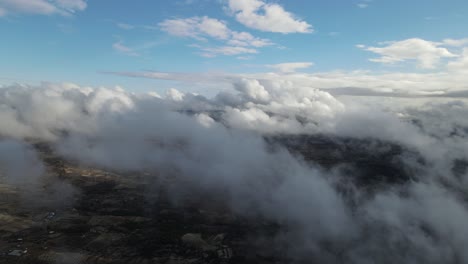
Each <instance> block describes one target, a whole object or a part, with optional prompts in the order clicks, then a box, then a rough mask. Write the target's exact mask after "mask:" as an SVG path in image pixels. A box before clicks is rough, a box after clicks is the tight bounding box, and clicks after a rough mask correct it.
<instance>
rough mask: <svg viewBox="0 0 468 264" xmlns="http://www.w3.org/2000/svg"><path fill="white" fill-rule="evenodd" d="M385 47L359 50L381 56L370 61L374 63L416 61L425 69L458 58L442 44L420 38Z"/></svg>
mask: <svg viewBox="0 0 468 264" xmlns="http://www.w3.org/2000/svg"><path fill="white" fill-rule="evenodd" d="M383 44H384V45H385V46H382V47H372V46H364V45H358V46H357V47H358V48H361V49H364V50H367V51H371V52H374V53H376V54H379V55H381V57H379V58H374V59H370V61H373V62H380V63H383V64H394V63H397V62H404V61H408V60H415V61H417V63H418V66H419V67H421V68H423V69H433V68H435V67H436V66H437V64H438V63H439V62H440V60H441V59H442V58H453V57H456V55H455V54H452V53H451V52H450V51H449V50H448V49H446V48H444V47H441V45H442V44H441V43H438V42H432V41H427V40H423V39H419V38H411V39H406V40H402V41H391V42H385V43H383Z"/></svg>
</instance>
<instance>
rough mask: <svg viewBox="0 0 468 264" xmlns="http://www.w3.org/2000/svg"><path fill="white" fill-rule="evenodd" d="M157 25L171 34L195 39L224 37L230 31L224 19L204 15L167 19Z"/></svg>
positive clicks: (227, 35) (226, 36)
mask: <svg viewBox="0 0 468 264" xmlns="http://www.w3.org/2000/svg"><path fill="white" fill-rule="evenodd" d="M159 26H160V27H161V29H162V30H163V31H165V32H167V33H169V34H171V35H174V36H178V37H190V38H196V39H203V38H204V37H212V38H216V39H226V38H228V37H229V35H230V33H231V32H230V30H229V29H228V27H227V26H226V23H225V22H224V21H221V20H218V19H214V18H209V17H206V16H204V17H191V18H184V19H167V20H164V21H163V22H161V23H159Z"/></svg>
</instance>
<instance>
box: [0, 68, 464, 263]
mask: <svg viewBox="0 0 468 264" xmlns="http://www.w3.org/2000/svg"><path fill="white" fill-rule="evenodd" d="M160 77H161V78H170V76H169V77H168V76H167V75H166V76H160ZM184 78H187V79H184V81H189V80H191V78H192V77H191V76H188V77H187V76H184ZM193 78H194V77H193ZM222 78H223V80H225V81H226V82H228V80H230V86H231V87H233V89H231V90H226V91H223V92H221V93H220V94H218V95H217V96H215V97H213V98H206V97H203V96H200V95H194V94H190V93H182V92H179V91H177V90H170V91H168V93H167V94H166V95H165V96H159V95H157V94H154V93H151V94H132V93H128V92H125V91H123V90H120V89H104V88H100V89H94V88H87V87H80V86H76V85H55V84H43V85H40V86H39V87H29V86H18V85H14V86H10V87H4V88H2V89H0V122H1V123H2V124H3V125H2V126H1V127H0V135H1V136H2V141H1V142H0V169H1V172H2V173H3V174H2V175H3V178H2V181H5V179H7V180H6V181H5V182H7V183H9V184H21V182H22V181H24V178H21V177H24V176H25V175H27V176H28V177H30V178H27V179H28V181H29V179H31V181H33V179H40V178H41V174H43V173H44V172H43V171H42V170H41V169H40V168H41V165H40V162H39V161H38V160H37V158H35V156H34V151H33V150H32V149H31V148H30V147H29V142H31V140H32V139H34V140H35V141H37V140H39V141H41V142H47V143H48V144H51V145H52V146H53V147H54V149H55V150H56V151H57V152H58V153H60V155H62V157H64V158H67V159H72V160H75V161H79V162H81V163H84V164H87V165H92V166H97V167H104V168H109V169H112V170H118V171H146V172H157V174H158V175H160V176H161V175H162V176H165V177H171V178H173V179H174V182H173V183H172V184H171V185H170V186H165V187H167V188H168V189H169V190H170V192H169V196H170V197H172V198H174V199H177V196H178V193H183V192H187V191H189V192H192V193H200V194H202V193H203V194H210V195H211V196H213V197H212V199H214V200H217V201H220V202H222V203H224V204H225V205H226V206H227V207H228V208H229V209H230V210H231V211H232V212H234V213H236V214H238V215H241V216H245V217H248V218H257V217H260V218H261V219H266V220H268V221H270V222H273V223H276V224H278V225H279V226H281V227H282V229H281V230H282V232H280V233H279V234H278V235H277V240H276V241H275V243H277V245H278V247H279V248H278V249H283V251H284V250H285V248H287V249H288V250H287V252H284V253H285V254H287V255H288V256H289V258H290V259H292V260H294V261H297V262H298V263H303V262H304V261H306V262H310V261H316V262H319V263H342V262H346V263H396V262H400V263H464V262H467V261H468V254H467V253H466V250H465V249H466V248H467V246H468V223H467V221H466V219H468V209H467V204H466V199H467V191H468V188H467V187H466V186H467V185H466V184H467V177H468V174H467V170H466V166H464V165H463V164H466V161H467V160H468V145H467V143H466V136H467V134H468V122H467V121H466V118H465V117H466V115H467V114H468V106H467V105H466V103H464V102H463V101H461V100H458V101H448V102H444V103H435V102H432V103H430V104H420V105H418V106H416V104H414V105H411V106H409V107H402V106H400V105H392V102H391V103H390V104H388V105H381V106H379V107H377V106H375V105H378V103H377V104H374V105H373V104H364V103H363V104H361V103H359V102H357V101H356V102H353V103H349V102H346V101H344V100H341V99H340V98H339V97H334V96H333V95H332V94H330V93H329V92H327V91H328V90H325V89H314V88H313V87H309V86H297V85H296V83H295V82H293V81H280V80H276V79H274V78H270V79H255V78H239V77H236V76H228V77H226V76H223V77H222ZM353 89H354V90H353ZM331 91H333V90H331ZM350 91H352V92H353V93H355V94H356V93H357V94H359V93H364V94H366V93H367V95H369V94H368V92H367V91H364V92H363V91H361V90H359V89H357V90H356V88H347V89H345V91H340V90H336V92H337V93H340V92H341V93H342V94H343V93H346V92H348V93H351V92H350ZM458 92H459V93H462V92H464V91H463V90H460V91H458ZM377 102H380V101H377ZM293 135H294V136H293ZM320 138H323V139H320ZM272 140H273V143H274V144H273V147H272V145H271V144H272ZM284 140H286V141H287V142H283V141H284ZM295 140H296V141H295ZM314 140H315V141H314ZM314 142H315V143H314ZM327 142H328V143H327ZM322 143H323V144H326V146H334V147H333V148H336V149H340V148H342V149H344V150H343V151H342V152H340V153H349V155H344V156H343V157H340V158H341V159H343V160H345V159H348V160H350V162H348V163H347V164H340V165H339V166H338V165H337V164H334V163H330V164H328V165H327V164H326V162H322V163H320V162H319V163H316V162H315V161H314V159H313V158H312V159H311V160H308V161H305V160H304V159H308V158H307V157H309V158H310V157H314V155H315V156H320V147H319V146H320V144H322ZM295 145H296V147H295ZM297 145H300V146H308V147H307V148H305V149H302V151H301V150H300V149H299V150H300V151H299V154H301V155H304V157H301V156H299V155H296V154H297V153H296V154H291V152H289V151H288V150H287V149H286V148H285V147H284V146H286V147H289V148H292V149H296V150H297V149H298V147H297ZM347 148H348V149H351V152H349V151H350V150H348V152H346V149H347ZM395 149H396V151H395ZM13 150H14V151H13ZM357 150H359V151H357ZM353 151H355V152H353ZM11 152H16V153H26V154H25V155H23V154H22V155H9V153H11ZM307 152H309V154H307ZM356 153H362V155H356ZM387 153H393V154H392V155H389V154H387ZM307 155H309V156H307ZM352 155H356V156H354V157H350V156H352ZM373 158H375V159H386V158H388V159H392V160H391V161H390V160H389V163H391V162H396V163H395V164H398V166H399V168H400V169H401V171H402V172H401V174H402V175H407V177H406V178H403V179H402V180H396V179H393V178H392V175H394V174H393V173H387V174H386V177H387V180H383V181H381V182H379V181H372V184H369V183H366V181H364V182H357V181H355V180H354V179H357V178H359V177H360V176H362V175H361V174H360V173H361V172H360V171H359V169H360V168H364V167H365V166H364V165H362V166H360V165H359V164H364V163H362V160H366V159H367V160H372V159H373ZM360 159H361V163H359V162H360ZM38 162H39V164H38ZM464 162H465V163H464ZM353 164H354V165H356V164H357V167H356V166H353ZM456 164H458V165H457V166H455V165H456ZM17 168H21V169H22V170H24V168H29V169H30V170H29V171H26V172H23V171H22V172H21V173H18V170H17ZM395 174H396V173H395ZM5 175H6V176H5ZM19 175H21V177H20V176H19ZM372 176H373V175H372V173H370V175H367V176H366V177H371V178H372ZM375 176H376V177H377V175H375ZM395 177H396V176H395ZM159 184H164V182H163V181H161V182H159ZM33 190H34V189H33ZM40 191H41V190H40V189H35V190H34V192H40ZM30 192H32V191H30Z"/></svg>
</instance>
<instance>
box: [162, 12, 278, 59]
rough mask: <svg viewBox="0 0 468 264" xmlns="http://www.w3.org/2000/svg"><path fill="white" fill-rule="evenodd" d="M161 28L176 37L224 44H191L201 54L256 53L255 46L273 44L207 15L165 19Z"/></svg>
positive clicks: (213, 55) (206, 55)
mask: <svg viewBox="0 0 468 264" xmlns="http://www.w3.org/2000/svg"><path fill="white" fill-rule="evenodd" d="M159 26H160V28H161V30H163V31H165V32H167V33H168V34H170V35H173V36H178V37H186V38H193V39H196V40H199V41H205V42H207V41H209V40H215V41H218V42H222V43H223V44H224V45H222V46H217V47H209V45H206V44H204V45H198V44H194V45H191V46H192V47H195V48H199V49H200V50H202V53H201V54H202V56H205V57H215V56H217V55H239V54H254V53H258V51H257V49H256V48H260V47H265V46H270V45H273V43H272V42H271V41H270V40H268V39H262V38H258V37H255V36H253V35H252V34H250V33H248V32H237V31H233V30H231V29H229V28H228V26H227V24H226V22H225V21H222V20H218V19H214V18H209V17H206V16H205V17H191V18H183V19H167V20H164V21H163V22H161V23H159Z"/></svg>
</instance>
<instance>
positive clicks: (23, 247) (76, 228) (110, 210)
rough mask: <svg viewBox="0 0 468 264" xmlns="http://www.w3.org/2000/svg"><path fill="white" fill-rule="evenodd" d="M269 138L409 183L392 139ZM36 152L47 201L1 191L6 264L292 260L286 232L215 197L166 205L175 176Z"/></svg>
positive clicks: (364, 180)
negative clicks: (281, 242)
mask: <svg viewBox="0 0 468 264" xmlns="http://www.w3.org/2000/svg"><path fill="white" fill-rule="evenodd" d="M265 140H266V141H267V142H268V143H269V145H270V146H271V147H272V148H277V147H286V148H287V149H288V150H289V151H290V152H291V153H293V154H294V155H296V156H297V157H299V158H301V159H304V160H306V161H307V162H309V163H311V164H314V165H315V166H317V164H318V166H319V167H320V168H321V169H323V170H336V169H337V168H339V169H340V170H342V171H349V172H350V173H349V175H358V176H359V177H354V178H353V179H351V180H352V181H353V182H355V183H356V184H357V185H359V186H365V187H366V188H373V187H372V186H374V187H375V188H378V186H388V185H392V184H402V183H404V182H406V181H409V180H410V178H411V175H410V174H409V173H410V172H408V171H405V170H404V166H403V165H402V163H401V160H400V159H399V157H400V155H402V153H403V152H405V150H404V149H403V148H402V147H400V146H398V145H395V144H391V143H388V142H381V141H372V140H357V139H349V138H338V137H335V138H330V137H325V136H320V135H316V136H301V135H299V136H288V135H282V136H274V137H266V138H265ZM33 146H34V148H35V150H36V151H37V152H38V153H39V154H40V158H41V160H42V161H43V162H44V164H46V167H47V168H46V170H47V179H45V180H44V181H43V182H42V184H43V185H42V186H41V188H42V189H43V192H44V194H47V195H44V196H42V197H21V196H20V194H19V193H18V192H17V191H16V189H15V188H13V187H11V186H8V185H6V184H2V185H0V223H1V224H0V263H8V264H11V263H38V264H41V263H44V264H46V263H64V264H67V263H135V264H136V263H148V264H149V263H154V264H159V263H161V264H163V263H164V264H178V263H193V264H196V263H289V262H292V259H291V256H286V255H284V254H283V253H282V252H279V251H276V250H274V249H273V248H276V247H277V246H278V241H277V240H275V237H276V236H277V235H278V233H279V232H281V231H284V230H282V227H281V226H279V225H278V224H275V223H273V222H272V221H267V220H265V219H261V218H258V217H248V216H246V215H249V214H243V216H239V215H238V214H235V213H233V212H231V211H229V210H227V209H226V208H225V206H223V204H222V203H221V202H218V201H216V200H214V198H215V196H214V195H210V194H209V193H208V194H206V196H205V197H200V196H198V195H195V194H192V193H181V194H180V195H179V199H177V201H174V200H173V199H172V200H169V199H168V198H167V197H168V196H167V195H166V192H168V190H167V189H166V188H167V186H170V182H171V181H172V179H171V178H170V177H166V176H163V175H157V174H156V175H153V174H154V172H153V173H149V172H125V173H122V172H117V171H109V170H105V169H101V168H94V167H90V166H85V165H83V164H80V163H78V162H76V161H73V160H66V159H64V158H61V157H60V156H59V155H58V154H57V153H56V152H55V150H54V148H53V147H52V146H51V145H49V144H46V143H41V142H36V143H34V144H33ZM351 172H352V173H351ZM150 174H151V175H150ZM162 181H165V183H164V184H162ZM57 182H60V183H61V184H62V186H60V188H56V187H54V186H53V184H52V183H54V184H57ZM64 186H66V187H67V188H64ZM58 189H60V191H57V190H58ZM23 196H24V195H23ZM57 197H59V199H58V200H61V202H57V201H56V200H57ZM38 199H39V200H40V202H39V201H38ZM47 199H50V202H48V201H47ZM36 203H37V204H36ZM252 215H254V213H253V214H252ZM287 246H289V247H291V245H290V244H288V245H287ZM285 251H286V250H285Z"/></svg>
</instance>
